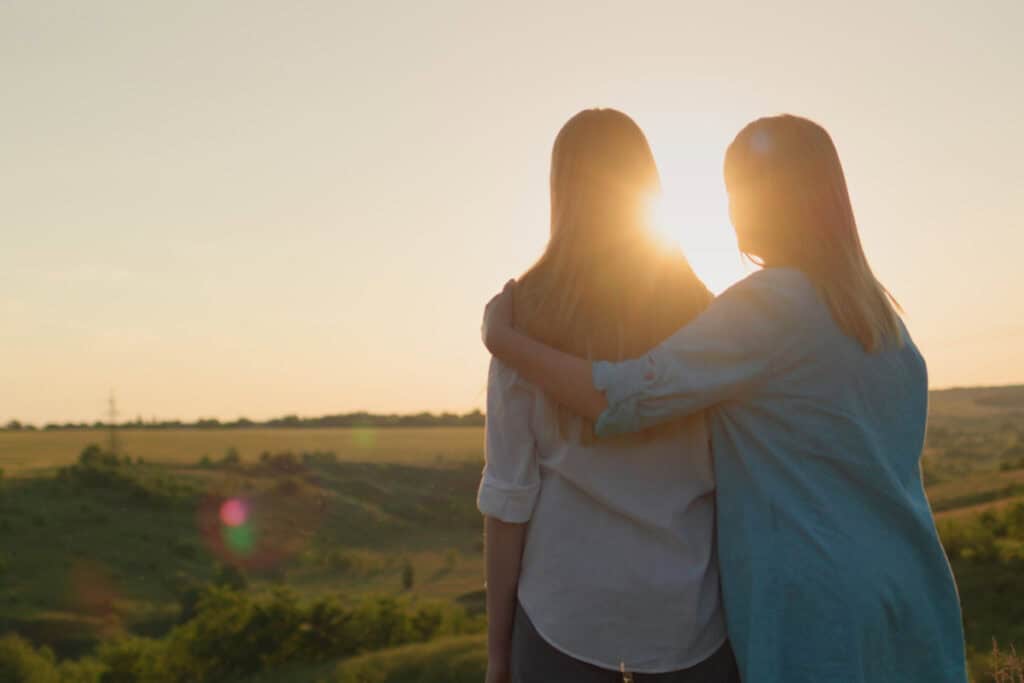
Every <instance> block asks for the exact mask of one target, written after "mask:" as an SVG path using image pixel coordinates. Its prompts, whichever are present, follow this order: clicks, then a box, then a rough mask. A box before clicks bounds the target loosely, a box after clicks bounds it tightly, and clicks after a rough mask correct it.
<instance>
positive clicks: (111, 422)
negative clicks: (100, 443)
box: [107, 389, 119, 455]
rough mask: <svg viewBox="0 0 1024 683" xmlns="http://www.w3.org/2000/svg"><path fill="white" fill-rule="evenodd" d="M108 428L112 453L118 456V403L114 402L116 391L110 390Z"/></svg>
mask: <svg viewBox="0 0 1024 683" xmlns="http://www.w3.org/2000/svg"><path fill="white" fill-rule="evenodd" d="M107 426H108V427H109V430H110V452H111V453H113V454H114V455H117V454H118V450H119V449H118V442H117V403H116V402H115V401H114V390H113V389H111V390H110V403H109V408H108V411H107Z"/></svg>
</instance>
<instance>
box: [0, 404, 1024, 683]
mask: <svg viewBox="0 0 1024 683" xmlns="http://www.w3.org/2000/svg"><path fill="white" fill-rule="evenodd" d="M932 409H933V413H932V416H931V418H930V422H929V437H928V444H927V448H926V457H925V474H926V481H927V482H928V486H927V488H928V495H929V499H930V501H931V503H932V506H933V509H934V510H935V511H936V517H937V519H938V521H939V522H940V523H941V524H942V529H943V530H944V532H945V533H946V534H947V535H950V538H953V537H954V536H955V538H956V539H958V540H956V541H955V542H956V543H957V544H959V546H963V547H965V548H967V549H966V550H963V549H961V551H960V553H961V554H960V555H959V556H958V557H957V558H955V566H956V568H957V571H958V572H959V577H958V578H959V579H960V580H961V589H962V598H963V599H964V604H965V614H966V613H968V612H969V614H967V615H968V617H969V619H970V624H971V629H972V630H971V633H972V634H973V636H972V637H973V638H974V640H975V641H976V642H975V643H974V645H973V648H974V649H973V650H972V652H973V653H974V656H976V657H980V656H982V655H980V654H978V653H981V652H983V650H982V648H984V647H985V646H986V644H987V643H988V642H989V639H990V637H991V636H1000V635H1005V636H1007V637H1009V636H1011V635H1012V634H1014V633H1017V631H1016V630H1015V629H1014V626H1013V623H1011V620H1012V619H1013V618H1015V617H1013V616H1012V615H1010V616H1008V615H1009V613H1008V612H1005V610H1004V609H1003V607H1005V605H1006V604H1009V603H1000V602H998V601H997V602H993V601H991V600H988V598H986V597H985V596H986V595H987V591H988V588H987V587H988V586H990V585H994V584H998V585H999V586H1001V588H1000V590H1001V591H1004V592H1006V594H1007V595H1011V594H1012V595H1016V594H1019V589H1020V586H1019V582H1020V579H1019V577H1020V576H1021V575H1022V571H1024V565H1021V566H1020V568H1019V569H1018V567H1017V565H1015V564H1014V562H1018V561H1024V559H1022V560H1018V559H1014V558H1015V557H1016V555H1015V554H1014V553H1018V552H1019V551H1018V550H1016V549H1018V548H1021V547H1024V546H1021V545H1020V544H1021V540H1020V539H1018V538H1017V536H1016V535H1014V534H1018V533H1019V531H1018V530H1016V529H1017V527H1015V526H1013V524H1014V523H1010V522H1005V523H1004V522H999V521H996V522H991V523H990V522H985V521H978V520H979V519H982V517H981V515H982V513H988V512H994V513H998V514H1003V511H1009V510H1011V509H1012V505H1011V504H1012V503H1015V502H1017V501H1021V500H1024V467H1018V465H1017V464H1016V463H1017V458H1019V454H1020V452H1021V449H1022V448H1024V391H1021V390H1020V388H1008V389H1006V390H1000V391H994V390H973V389H972V390H954V391H949V392H935V393H933V395H932ZM118 435H119V439H120V446H121V455H122V457H121V458H119V459H118V460H117V462H116V464H108V465H103V466H99V467H96V466H88V467H87V466H84V465H76V463H77V462H78V460H79V455H80V453H81V452H82V450H83V448H85V447H86V446H87V445H88V444H90V443H99V444H101V445H103V444H105V443H106V436H107V435H106V433H105V432H103V431H93V430H69V431H60V430H54V431H0V468H3V470H4V476H3V478H0V633H3V632H4V631H13V632H14V633H17V634H20V635H22V636H25V637H27V638H29V639H30V640H31V641H32V642H34V643H37V644H48V645H50V646H52V647H53V648H54V649H56V651H57V653H58V655H59V656H61V657H78V656H81V655H83V654H88V653H94V652H96V648H97V646H98V644H100V643H102V642H110V640H111V639H116V638H119V637H123V636H128V635H144V636H152V637H164V636H165V634H167V633H168V632H169V631H170V629H172V627H173V626H174V624H175V623H177V622H179V621H180V620H181V619H182V614H183V613H184V612H183V611H184V610H186V605H187V602H188V599H189V598H188V596H189V595H190V591H191V590H192V589H193V587H195V586H197V585H208V584H209V583H211V582H216V581H219V580H220V579H219V578H218V577H220V576H221V575H222V574H223V572H224V571H225V568H226V567H234V568H236V569H238V570H239V571H241V572H242V574H243V575H244V577H245V579H246V582H247V584H248V587H247V589H246V591H247V594H250V595H254V596H259V595H269V594H271V593H272V591H274V590H276V589H277V588H280V587H282V586H286V587H287V588H289V589H290V590H292V591H295V592H296V594H297V595H298V596H299V599H301V600H315V599H321V598H324V597H325V596H331V597H332V598H334V599H338V600H340V601H341V602H342V603H344V604H356V603H357V602H358V601H360V600H363V599H366V598H367V597H369V596H374V595H390V596H400V597H401V598H402V599H405V600H410V601H412V603H413V604H419V603H420V602H421V601H429V600H442V601H445V602H446V603H456V604H459V605H462V606H465V607H466V608H467V609H469V610H470V611H471V613H472V614H477V613H479V611H480V610H481V609H482V596H483V594H482V588H483V563H482V557H481V551H482V542H481V527H482V525H481V520H480V517H479V514H478V512H477V511H476V508H475V500H474V497H475V496H474V494H475V491H476V487H477V484H478V480H479V475H480V467H481V463H482V450H483V430H482V429H481V428H477V427H450V428H449V427H430V428H388V429H373V430H371V429H340V428H339V429H295V428H283V429H180V430H147V429H121V430H119V433H118ZM229 452H235V453H237V455H238V458H237V461H236V460H235V459H233V458H232V459H229V460H228V461H226V462H225V461H224V457H225V455H226V454H228V453H229ZM285 453H291V454H293V455H291V456H281V455H280V454H285ZM264 454H271V455H273V456H275V457H270V458H267V457H266V456H265V455H264ZM124 455H129V456H131V462H130V464H128V463H126V462H125V458H124V457H123V456H124ZM277 456H280V457H277ZM204 457H205V462H204ZM139 458H142V459H143V462H142V463H141V464H140V463H139V462H138V459H139ZM231 500H239V501H244V505H245V507H246V510H247V515H248V517H247V521H246V527H245V528H241V529H233V528H228V527H227V526H226V523H225V522H224V521H223V520H224V517H223V515H224V512H223V511H224V507H223V506H224V505H225V504H226V503H227V502H228V501H231ZM1007 514H1009V513H1008V512H1007ZM1000 519H1001V518H1000ZM1007 519H1010V518H1007ZM1014 519H1015V518H1014ZM985 524H989V526H990V527H991V529H992V531H991V533H993V534H1004V535H1003V536H998V537H996V538H995V540H993V541H992V542H991V543H988V545H984V544H981V545H979V543H980V542H976V541H975V540H973V539H975V538H976V537H979V538H980V537H984V534H985V533H989V531H987V529H989V527H986V526H985ZM951 525H953V526H951ZM979 525H980V526H979ZM958 529H959V531H958ZM1006 534H1009V536H1007V535H1006ZM964 539H967V540H964ZM944 540H945V539H944ZM965 544H966V545H965ZM975 546H977V548H981V550H977V549H976V548H975ZM986 549H989V550H986ZM986 553H987V554H986ZM990 614H991V615H994V616H993V619H992V620H991V622H990V621H989V618H988V615H990ZM482 648H483V643H482V640H481V639H480V637H479V636H474V637H469V638H466V637H459V638H454V639H442V640H439V641H437V642H432V643H426V644H422V645H410V646H407V647H403V648H399V649H398V650H395V651H394V652H391V651H383V652H380V653H376V654H374V653H369V654H366V655H365V656H362V657H358V658H355V659H347V660H344V661H341V662H333V663H331V662H321V663H319V664H315V663H309V665H308V666H307V665H306V664H303V663H301V662H300V663H297V665H296V667H295V668H294V669H282V670H280V671H274V672H272V673H268V676H269V677H268V678H266V679H265V680H267V681H270V680H275V681H277V680H280V681H300V680H318V679H322V680H330V681H364V680H373V681H381V682H386V681H393V682H395V683H397V682H400V681H433V680H438V681H440V680H462V679H463V678H465V680H470V679H473V680H477V679H478V678H479V674H480V672H481V670H482V666H483V661H484V660H483V650H482ZM456 664H457V666H456ZM445 666H450V667H451V668H450V673H451V676H455V677H454V678H445V674H444V671H446V669H445V668H444V667H445ZM459 667H462V668H459ZM417 672H423V675H422V676H420V674H418V673H417ZM456 673H457V674H458V675H457V676H456ZM428 674H429V675H428ZM311 677H312V678H311ZM247 680H248V679H247ZM259 680H264V679H259Z"/></svg>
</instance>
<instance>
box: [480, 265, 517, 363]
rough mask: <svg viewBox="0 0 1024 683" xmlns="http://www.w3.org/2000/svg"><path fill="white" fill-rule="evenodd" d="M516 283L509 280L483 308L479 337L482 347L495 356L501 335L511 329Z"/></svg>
mask: <svg viewBox="0 0 1024 683" xmlns="http://www.w3.org/2000/svg"><path fill="white" fill-rule="evenodd" d="M515 286H516V281H515V280H509V281H508V282H506V283H505V288H504V289H502V290H501V292H500V293H499V294H497V295H496V296H494V297H493V298H492V299H491V300H490V301H488V302H487V306H486V308H484V320H483V323H482V324H481V325H480V337H481V338H482V339H483V342H484V346H486V347H487V349H488V350H489V351H490V352H491V353H493V354H495V355H497V349H498V346H500V343H501V339H502V335H503V334H504V333H506V332H508V331H509V330H511V329H512V323H513V320H512V290H513V289H515Z"/></svg>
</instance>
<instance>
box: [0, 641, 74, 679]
mask: <svg viewBox="0 0 1024 683" xmlns="http://www.w3.org/2000/svg"><path fill="white" fill-rule="evenodd" d="M0 681H3V682H4V683H59V681H60V678H59V677H58V674H57V667H56V661H55V660H54V657H53V652H51V651H50V650H49V649H47V648H41V649H39V650H36V649H35V648H33V647H32V645H31V643H29V642H28V641H26V640H25V639H24V638H21V637H19V636H16V635H6V636H3V637H2V638H0Z"/></svg>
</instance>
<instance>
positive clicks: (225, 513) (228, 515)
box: [220, 498, 249, 527]
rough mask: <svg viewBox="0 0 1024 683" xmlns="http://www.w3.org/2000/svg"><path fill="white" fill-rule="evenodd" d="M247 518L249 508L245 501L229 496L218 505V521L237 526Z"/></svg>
mask: <svg viewBox="0 0 1024 683" xmlns="http://www.w3.org/2000/svg"><path fill="white" fill-rule="evenodd" d="M248 519H249V508H248V506H247V505H246V504H245V501H243V500H240V499H238V498H229V499H228V500H226V501H224V504H223V505H221V506H220V521H221V522H223V523H224V524H225V525H226V526H229V527H239V526H242V525H243V524H245V522H246V520H248Z"/></svg>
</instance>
